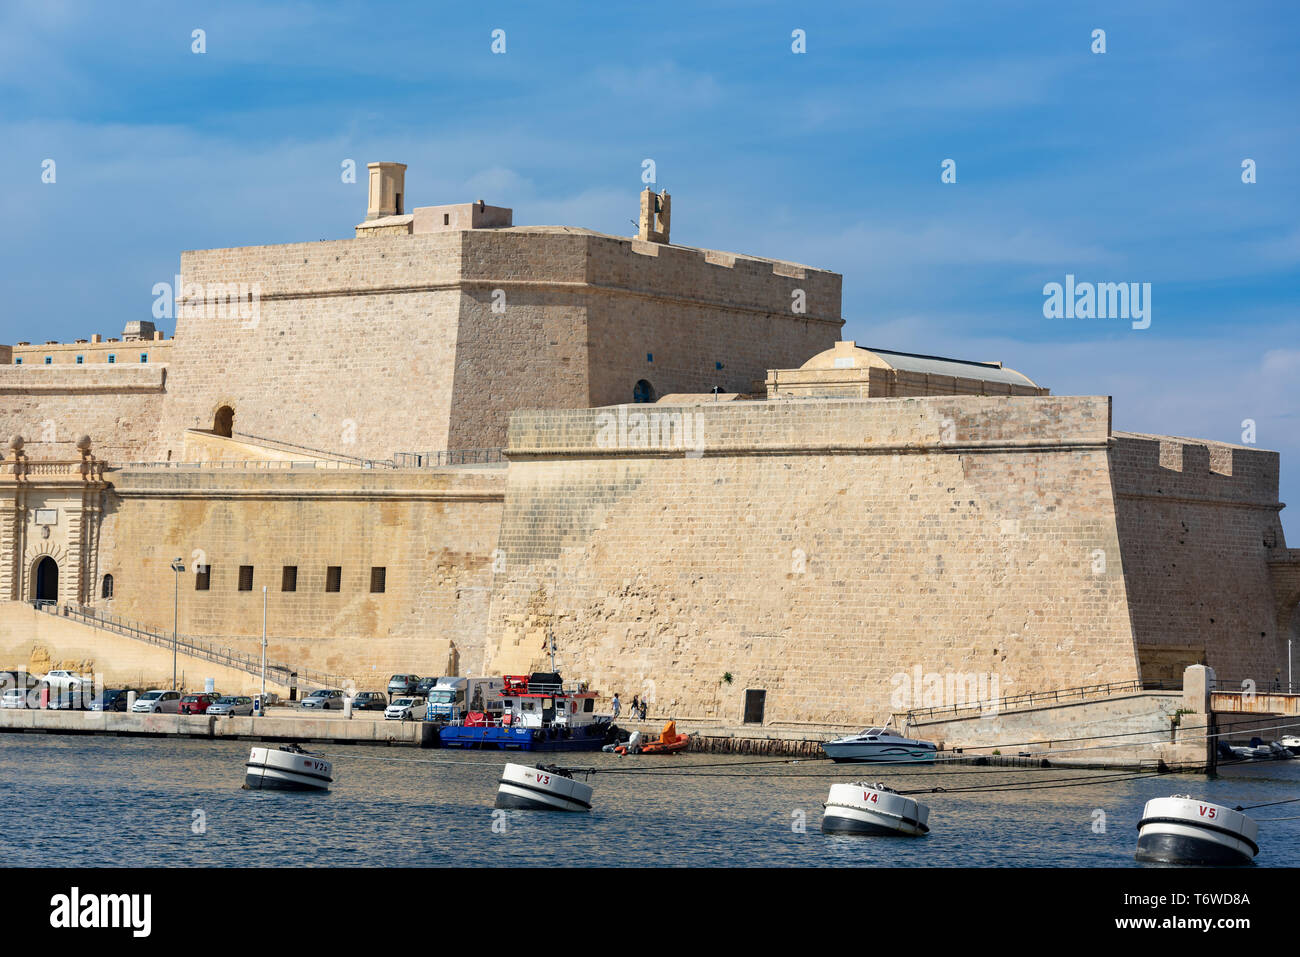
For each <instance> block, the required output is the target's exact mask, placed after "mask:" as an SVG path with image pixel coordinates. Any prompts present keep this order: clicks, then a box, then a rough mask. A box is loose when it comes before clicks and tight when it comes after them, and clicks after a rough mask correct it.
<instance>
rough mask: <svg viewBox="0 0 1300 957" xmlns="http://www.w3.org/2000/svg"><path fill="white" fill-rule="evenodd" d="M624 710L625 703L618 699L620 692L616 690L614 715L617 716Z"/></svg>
mask: <svg viewBox="0 0 1300 957" xmlns="http://www.w3.org/2000/svg"><path fill="white" fill-rule="evenodd" d="M622 710H623V703H622V702H621V701H619V700H618V692H617V691H615V692H614V717H615V718H617V717H618V713H619V712H620V711H622Z"/></svg>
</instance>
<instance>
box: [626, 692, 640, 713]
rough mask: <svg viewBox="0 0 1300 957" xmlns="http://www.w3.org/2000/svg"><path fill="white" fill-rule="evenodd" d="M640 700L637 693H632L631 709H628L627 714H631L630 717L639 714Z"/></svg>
mask: <svg viewBox="0 0 1300 957" xmlns="http://www.w3.org/2000/svg"><path fill="white" fill-rule="evenodd" d="M640 701H641V699H640V697H638V696H637V695H632V710H630V711H629V712H628V714H630V715H632V717H634V718H635V717H638V716H640V714H641V704H640Z"/></svg>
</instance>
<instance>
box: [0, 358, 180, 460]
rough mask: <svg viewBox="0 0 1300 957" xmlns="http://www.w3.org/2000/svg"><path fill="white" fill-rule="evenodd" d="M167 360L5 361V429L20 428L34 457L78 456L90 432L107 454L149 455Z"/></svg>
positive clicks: (1, 407)
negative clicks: (78, 446) (79, 444)
mask: <svg viewBox="0 0 1300 957" xmlns="http://www.w3.org/2000/svg"><path fill="white" fill-rule="evenodd" d="M167 383H168V367H167V366H165V365H162V364H155V363H146V364H135V365H108V364H105V363H101V364H95V365H81V366H78V365H50V366H45V365H20V366H14V365H0V433H2V434H3V435H4V436H5V439H6V440H7V439H8V437H9V436H10V435H13V434H14V433H19V434H21V435H22V436H23V438H25V439H26V440H27V450H28V453H29V454H30V455H31V456H33V457H34V458H75V457H76V451H75V449H76V442H77V439H78V437H79V436H81V435H83V434H84V435H89V436H90V437H91V439H92V440H93V442H94V449H95V453H96V454H97V455H98V456H100V457H101V458H104V459H107V460H111V461H117V462H123V461H134V460H138V459H140V458H143V457H144V455H145V454H146V450H147V449H149V447H150V446H151V445H153V443H154V437H155V434H156V430H157V427H158V419H159V416H160V414H161V411H162V407H163V399H164V396H165V394H166V390H167Z"/></svg>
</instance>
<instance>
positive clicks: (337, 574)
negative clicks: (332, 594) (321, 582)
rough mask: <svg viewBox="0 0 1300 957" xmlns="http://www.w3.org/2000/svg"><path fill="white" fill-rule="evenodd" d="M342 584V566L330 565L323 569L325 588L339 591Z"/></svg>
mask: <svg viewBox="0 0 1300 957" xmlns="http://www.w3.org/2000/svg"><path fill="white" fill-rule="evenodd" d="M342 584H343V567H342V566H341V565H330V566H329V567H328V568H326V569H325V590H326V591H339V590H340V587H341V586H342Z"/></svg>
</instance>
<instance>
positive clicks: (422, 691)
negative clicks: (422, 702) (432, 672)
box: [414, 678, 439, 698]
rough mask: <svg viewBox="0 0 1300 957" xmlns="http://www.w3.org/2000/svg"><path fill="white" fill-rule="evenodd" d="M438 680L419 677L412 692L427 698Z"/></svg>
mask: <svg viewBox="0 0 1300 957" xmlns="http://www.w3.org/2000/svg"><path fill="white" fill-rule="evenodd" d="M438 681H439V679H438V678H421V679H420V683H419V684H417V685H416V686H415V692H414V693H415V694H418V695H419V696H420V697H421V698H428V697H429V692H430V691H432V690H433V689H434V688H435V687H436V686H437V684H438Z"/></svg>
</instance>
